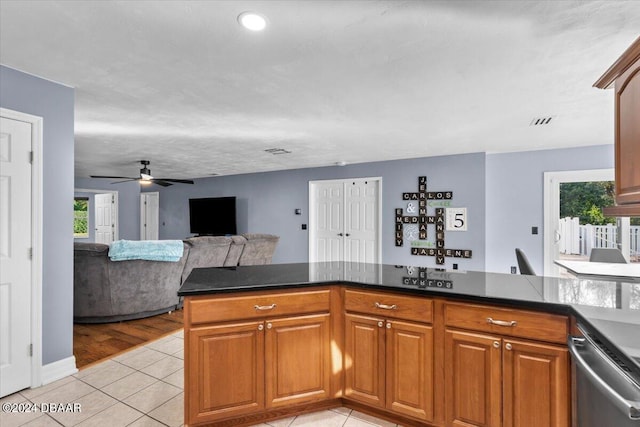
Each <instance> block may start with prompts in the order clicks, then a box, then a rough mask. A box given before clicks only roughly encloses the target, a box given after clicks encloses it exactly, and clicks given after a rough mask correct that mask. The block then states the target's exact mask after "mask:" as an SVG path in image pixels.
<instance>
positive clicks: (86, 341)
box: [73, 310, 183, 369]
mask: <svg viewBox="0 0 640 427" xmlns="http://www.w3.org/2000/svg"><path fill="white" fill-rule="evenodd" d="M182 315H183V310H176V311H173V312H171V313H165V314H160V315H158V316H153V317H147V318H146V319H137V320H128V321H126V322H117V323H100V324H74V325H73V355H74V356H75V357H76V366H77V367H78V369H82V368H86V367H88V366H90V365H93V364H94V363H97V362H99V361H101V360H104V359H107V358H110V357H113V356H115V355H117V354H119V353H122V352H124V351H127V350H130V349H131V348H133V347H138V346H140V345H144V344H145V343H147V342H149V341H152V340H155V339H158V338H161V337H163V336H165V335H169V334H171V333H174V332H175V331H177V330H179V329H182V327H183V319H182Z"/></svg>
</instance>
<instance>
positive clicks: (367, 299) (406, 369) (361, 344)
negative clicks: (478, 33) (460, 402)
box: [344, 290, 434, 421]
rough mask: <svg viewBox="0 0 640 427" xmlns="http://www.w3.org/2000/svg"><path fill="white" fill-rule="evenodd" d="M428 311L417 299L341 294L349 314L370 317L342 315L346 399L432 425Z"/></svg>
mask: <svg viewBox="0 0 640 427" xmlns="http://www.w3.org/2000/svg"><path fill="white" fill-rule="evenodd" d="M431 305H432V302H431V301H430V300H427V299H425V298H420V297H406V296H399V295H389V294H387V295H384V294H380V293H369V292H362V291H350V290H347V291H346V292H345V307H346V308H347V310H355V311H360V312H364V313H371V314H374V316H371V315H368V314H358V313H352V312H349V311H347V313H346V314H345V359H344V360H345V361H344V364H345V388H344V395H345V397H346V398H348V399H352V400H354V401H358V402H361V403H364V404H366V405H369V406H372V407H378V408H384V409H387V410H390V411H393V412H395V413H398V414H402V415H404V416H408V417H413V418H417V419H420V420H423V421H431V420H433V416H434V379H433V378H434V375H433V370H434V351H433V327H432V326H431V325H429V324H427V323H426V322H431ZM382 314H384V315H385V316H381V315H382ZM399 318H410V319H415V318H422V319H423V321H424V322H425V323H418V322H416V321H406V320H402V319H399Z"/></svg>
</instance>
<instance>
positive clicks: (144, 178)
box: [90, 160, 193, 187]
mask: <svg viewBox="0 0 640 427" xmlns="http://www.w3.org/2000/svg"><path fill="white" fill-rule="evenodd" d="M140 163H141V164H142V169H140V176H139V177H137V178H132V177H129V176H105V175H90V176H91V178H112V179H122V181H116V182H112V184H118V183H121V182H128V181H140V184H158V185H161V186H163V187H168V186H170V185H173V183H178V184H193V181H192V180H190V179H173V178H154V177H153V176H151V170H150V169H149V168H148V167H147V166H149V163H151V162H150V161H149V160H140Z"/></svg>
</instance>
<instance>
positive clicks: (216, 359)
mask: <svg viewBox="0 0 640 427" xmlns="http://www.w3.org/2000/svg"><path fill="white" fill-rule="evenodd" d="M262 328H263V322H248V323H236V324H230V325H223V326H207V327H202V328H193V329H190V330H189V359H188V361H187V365H188V367H189V368H188V374H187V375H188V378H187V382H186V384H187V386H188V393H189V396H192V398H191V399H189V400H188V402H187V404H188V405H189V408H188V410H187V411H186V413H187V416H188V419H187V421H186V423H187V424H195V423H200V422H204V421H212V420H217V419H222V418H227V417H234V416H239V415H243V414H247V413H252V412H257V411H260V410H262V409H264V332H263V331H262Z"/></svg>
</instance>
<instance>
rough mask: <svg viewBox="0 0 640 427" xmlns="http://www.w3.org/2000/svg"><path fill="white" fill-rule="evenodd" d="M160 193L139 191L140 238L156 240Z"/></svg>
mask: <svg viewBox="0 0 640 427" xmlns="http://www.w3.org/2000/svg"><path fill="white" fill-rule="evenodd" d="M159 218H160V193H158V192H157V191H156V192H150V193H140V240H158V235H159V224H158V222H159Z"/></svg>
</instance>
